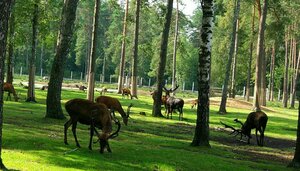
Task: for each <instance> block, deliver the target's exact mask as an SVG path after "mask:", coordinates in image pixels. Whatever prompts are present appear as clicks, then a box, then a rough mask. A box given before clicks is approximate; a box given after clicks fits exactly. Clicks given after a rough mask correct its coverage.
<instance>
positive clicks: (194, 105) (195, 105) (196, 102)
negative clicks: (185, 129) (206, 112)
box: [191, 99, 198, 109]
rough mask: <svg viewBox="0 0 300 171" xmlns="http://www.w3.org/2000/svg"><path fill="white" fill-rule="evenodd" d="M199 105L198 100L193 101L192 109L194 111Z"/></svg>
mask: <svg viewBox="0 0 300 171" xmlns="http://www.w3.org/2000/svg"><path fill="white" fill-rule="evenodd" d="M197 104H198V99H194V100H193V101H192V107H191V109H193V108H194V107H197Z"/></svg>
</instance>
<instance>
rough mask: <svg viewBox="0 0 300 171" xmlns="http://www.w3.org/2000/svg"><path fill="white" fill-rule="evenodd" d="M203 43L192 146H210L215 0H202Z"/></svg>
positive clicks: (200, 53)
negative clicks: (210, 98)
mask: <svg viewBox="0 0 300 171" xmlns="http://www.w3.org/2000/svg"><path fill="white" fill-rule="evenodd" d="M202 10H203V17H202V28H201V39H200V41H201V43H200V49H201V50H200V51H199V61H198V84H199V87H198V99H199V100H198V108H197V120H196V128H195V134H194V139H193V142H192V144H191V145H192V146H205V147H210V144H209V90H210V73H211V45H212V36H213V35H212V31H213V18H214V10H213V0H203V1H202Z"/></svg>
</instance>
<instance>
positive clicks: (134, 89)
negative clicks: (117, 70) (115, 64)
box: [131, 0, 141, 98]
mask: <svg viewBox="0 0 300 171" xmlns="http://www.w3.org/2000/svg"><path fill="white" fill-rule="evenodd" d="M140 4H141V1H140V0H136V11H135V30H134V45H133V61H132V77H131V82H132V84H131V85H132V86H131V93H132V97H135V98H138V97H137V69H138V68H137V67H138V45H139V25H140V6H141V5H140Z"/></svg>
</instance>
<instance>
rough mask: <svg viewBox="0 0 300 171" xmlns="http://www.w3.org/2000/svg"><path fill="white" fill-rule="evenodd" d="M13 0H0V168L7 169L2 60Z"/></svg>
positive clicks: (3, 59) (3, 58)
mask: <svg viewBox="0 0 300 171" xmlns="http://www.w3.org/2000/svg"><path fill="white" fill-rule="evenodd" d="M12 3H13V0H6V1H1V2H0V21H1V22H0V169H2V170H7V168H6V167H5V165H4V163H3V161H2V128H3V84H4V72H5V71H4V70H3V68H4V61H5V54H6V43H7V34H8V33H7V31H8V20H9V16H10V12H11V5H12Z"/></svg>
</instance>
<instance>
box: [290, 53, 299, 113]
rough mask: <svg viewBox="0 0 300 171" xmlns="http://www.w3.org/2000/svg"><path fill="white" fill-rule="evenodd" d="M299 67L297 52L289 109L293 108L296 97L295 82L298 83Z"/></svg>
mask: <svg viewBox="0 0 300 171" xmlns="http://www.w3.org/2000/svg"><path fill="white" fill-rule="evenodd" d="M299 65H300V50H299V55H298V58H297V66H296V69H295V73H294V84H293V88H292V90H291V92H292V94H291V108H292V109H293V108H295V97H296V86H297V82H298V75H299Z"/></svg>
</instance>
